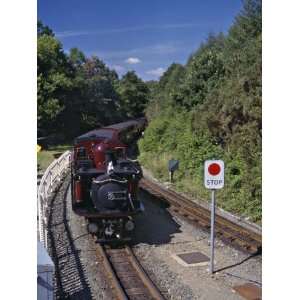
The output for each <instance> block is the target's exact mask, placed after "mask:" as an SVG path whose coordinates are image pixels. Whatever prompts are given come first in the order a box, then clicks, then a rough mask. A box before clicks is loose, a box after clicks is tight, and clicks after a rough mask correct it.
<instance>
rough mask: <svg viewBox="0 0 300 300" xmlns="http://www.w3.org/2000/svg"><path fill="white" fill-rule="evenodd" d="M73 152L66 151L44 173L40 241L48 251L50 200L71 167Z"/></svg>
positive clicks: (39, 204)
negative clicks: (48, 211)
mask: <svg viewBox="0 0 300 300" xmlns="http://www.w3.org/2000/svg"><path fill="white" fill-rule="evenodd" d="M70 158H71V152H70V151H66V152H65V153H63V154H62V155H61V156H60V157H59V158H58V159H56V160H54V161H53V162H52V163H51V165H50V166H49V167H48V168H47V170H46V172H45V173H44V175H43V177H42V179H41V181H40V185H39V188H38V196H37V200H38V221H39V240H40V242H41V243H42V244H43V245H44V247H45V248H46V249H47V208H48V198H49V196H50V195H51V193H52V192H53V191H54V189H55V188H56V186H57V184H58V183H59V181H60V180H61V178H62V176H63V175H64V174H65V173H66V171H67V169H68V168H69V166H70Z"/></svg>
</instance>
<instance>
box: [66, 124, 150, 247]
mask: <svg viewBox="0 0 300 300" xmlns="http://www.w3.org/2000/svg"><path fill="white" fill-rule="evenodd" d="M144 127H145V119H139V120H134V121H128V122H123V123H118V124H115V125H112V126H108V127H104V128H101V129H97V130H93V131H90V132H88V133H86V134H83V135H81V136H79V137H77V138H76V139H75V142H74V151H73V158H72V168H71V169H72V173H71V176H72V179H71V185H72V186H71V190H72V208H73V211H74V212H75V213H76V214H78V215H80V216H84V217H85V218H87V220H88V231H89V232H90V233H92V234H93V235H95V236H97V238H98V241H99V242H106V241H115V240H129V239H130V233H131V232H132V231H133V230H134V227H135V225H134V219H133V216H134V215H136V214H137V213H140V212H141V211H143V206H142V204H141V202H140V201H139V200H138V197H137V191H138V182H139V180H140V179H141V178H142V170H141V168H140V166H139V164H138V163H137V162H134V161H131V160H129V159H128V158H127V150H128V147H127V145H129V144H130V143H131V142H132V141H133V139H135V138H136V137H137V135H138V134H140V133H141V132H142V131H143V129H144Z"/></svg>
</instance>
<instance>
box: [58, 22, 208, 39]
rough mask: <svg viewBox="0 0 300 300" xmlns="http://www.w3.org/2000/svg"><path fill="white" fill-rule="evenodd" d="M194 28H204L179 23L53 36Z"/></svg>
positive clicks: (81, 31) (79, 31) (66, 33)
mask: <svg viewBox="0 0 300 300" xmlns="http://www.w3.org/2000/svg"><path fill="white" fill-rule="evenodd" d="M194 27H204V25H203V24H200V23H179V24H161V25H144V26H136V27H122V28H110V29H102V30H66V31H57V32H55V35H56V36H57V37H59V38H68V37H74V36H84V35H105V34H114V33H126V32H135V31H144V30H172V29H186V28H187V29H188V28H194Z"/></svg>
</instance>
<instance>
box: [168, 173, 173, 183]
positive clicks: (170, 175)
mask: <svg viewBox="0 0 300 300" xmlns="http://www.w3.org/2000/svg"><path fill="white" fill-rule="evenodd" d="M169 180H170V182H171V183H172V182H173V172H172V171H170V172H169Z"/></svg>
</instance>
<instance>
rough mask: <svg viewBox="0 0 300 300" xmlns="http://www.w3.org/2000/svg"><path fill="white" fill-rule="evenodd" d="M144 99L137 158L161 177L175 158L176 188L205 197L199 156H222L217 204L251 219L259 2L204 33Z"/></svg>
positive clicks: (256, 173)
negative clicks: (222, 29) (225, 26)
mask: <svg viewBox="0 0 300 300" xmlns="http://www.w3.org/2000/svg"><path fill="white" fill-rule="evenodd" d="M150 99H151V100H150V102H149V105H148V107H147V110H146V111H147V116H148V118H149V120H150V124H149V126H148V128H147V129H146V131H145V135H144V138H143V139H142V140H141V141H140V143H139V146H140V150H141V156H140V159H141V160H142V162H143V163H144V164H146V166H147V167H148V168H150V169H151V170H152V171H153V172H154V174H155V175H156V176H158V177H160V178H161V179H164V180H167V160H168V159H170V158H172V157H173V158H177V159H179V160H180V170H179V171H178V172H177V174H176V187H177V188H178V189H181V190H184V191H186V192H190V193H191V194H192V195H194V196H198V197H199V198H207V196H208V195H207V191H205V189H204V187H203V169H201V168H203V164H204V161H205V160H206V159H212V158H219V159H223V160H224V161H225V164H226V173H225V175H226V186H225V188H224V190H223V191H222V193H220V196H218V204H219V205H220V206H221V207H223V208H225V209H227V210H229V211H232V212H235V213H238V214H241V215H243V216H248V217H251V218H252V220H254V221H257V222H259V221H260V219H261V1H259V0H248V1H245V2H244V7H243V9H242V11H241V13H240V14H239V15H238V16H237V17H236V19H235V21H234V23H233V25H232V27H231V28H230V30H229V32H228V34H227V36H224V35H223V34H219V35H216V36H213V35H210V36H209V37H208V39H207V41H206V42H205V43H204V44H202V45H201V46H200V48H199V49H198V50H197V51H196V52H195V53H194V54H192V55H191V57H190V58H189V60H188V62H187V64H186V66H179V65H176V64H172V65H171V66H170V67H169V69H168V70H167V71H166V72H165V74H164V75H163V76H162V77H161V79H160V81H159V83H158V84H157V85H156V86H154V87H153V89H152V90H151V95H150ZM154 161H155V163H154ZM201 166H202V167H201Z"/></svg>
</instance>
